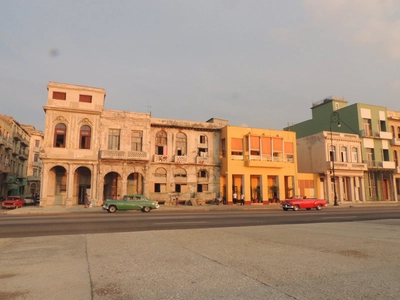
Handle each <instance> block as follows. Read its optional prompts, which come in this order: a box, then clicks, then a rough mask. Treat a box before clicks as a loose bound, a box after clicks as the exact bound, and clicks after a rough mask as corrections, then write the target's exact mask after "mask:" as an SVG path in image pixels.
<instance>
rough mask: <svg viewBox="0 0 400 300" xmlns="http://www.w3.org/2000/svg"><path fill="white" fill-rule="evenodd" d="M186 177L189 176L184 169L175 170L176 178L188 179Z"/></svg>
mask: <svg viewBox="0 0 400 300" xmlns="http://www.w3.org/2000/svg"><path fill="white" fill-rule="evenodd" d="M186 176H187V175H186V171H185V170H184V169H182V168H178V169H176V170H175V173H174V177H175V178H176V177H181V178H186Z"/></svg>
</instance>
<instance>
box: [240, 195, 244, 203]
mask: <svg viewBox="0 0 400 300" xmlns="http://www.w3.org/2000/svg"><path fill="white" fill-rule="evenodd" d="M240 205H244V193H242V195H241V196H240Z"/></svg>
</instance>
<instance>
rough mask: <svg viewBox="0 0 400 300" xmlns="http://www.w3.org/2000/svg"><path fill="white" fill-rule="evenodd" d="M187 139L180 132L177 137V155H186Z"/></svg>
mask: <svg viewBox="0 0 400 300" xmlns="http://www.w3.org/2000/svg"><path fill="white" fill-rule="evenodd" d="M186 146H187V138H186V134H184V133H182V132H179V133H178V134H177V135H176V155H178V156H184V155H186Z"/></svg>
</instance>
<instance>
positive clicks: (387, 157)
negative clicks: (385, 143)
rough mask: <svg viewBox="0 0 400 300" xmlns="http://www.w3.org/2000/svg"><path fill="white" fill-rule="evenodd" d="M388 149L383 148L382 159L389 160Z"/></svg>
mask: <svg viewBox="0 0 400 300" xmlns="http://www.w3.org/2000/svg"><path fill="white" fill-rule="evenodd" d="M389 160H390V159H389V150H388V149H383V161H389Z"/></svg>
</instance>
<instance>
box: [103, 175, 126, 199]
mask: <svg viewBox="0 0 400 300" xmlns="http://www.w3.org/2000/svg"><path fill="white" fill-rule="evenodd" d="M121 192H122V178H121V176H120V175H119V174H118V173H116V172H110V173H107V174H106V175H105V176H104V190H103V197H104V200H105V199H113V198H119V197H122V196H123V195H121Z"/></svg>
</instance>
